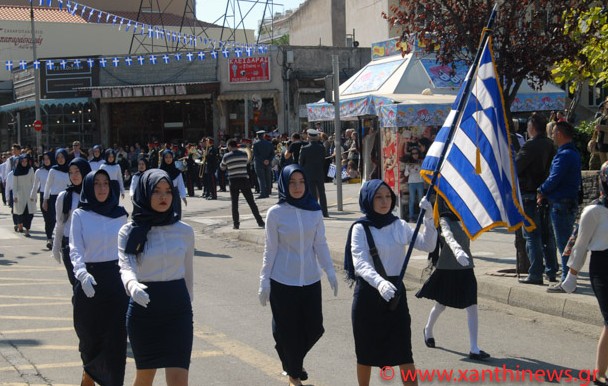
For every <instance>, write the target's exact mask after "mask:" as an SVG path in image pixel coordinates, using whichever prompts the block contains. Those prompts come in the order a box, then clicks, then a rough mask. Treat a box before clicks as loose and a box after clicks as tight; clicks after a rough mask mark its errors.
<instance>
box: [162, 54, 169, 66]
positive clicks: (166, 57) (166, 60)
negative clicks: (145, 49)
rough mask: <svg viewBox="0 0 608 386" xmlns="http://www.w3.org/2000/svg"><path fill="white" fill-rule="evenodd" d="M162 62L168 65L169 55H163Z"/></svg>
mask: <svg viewBox="0 0 608 386" xmlns="http://www.w3.org/2000/svg"><path fill="white" fill-rule="evenodd" d="M163 62H165V64H169V55H167V54H164V55H163Z"/></svg>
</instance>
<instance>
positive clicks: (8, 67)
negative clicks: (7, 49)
mask: <svg viewBox="0 0 608 386" xmlns="http://www.w3.org/2000/svg"><path fill="white" fill-rule="evenodd" d="M5 68H6V71H12V70H13V61H12V60H7V61H6V65H5Z"/></svg>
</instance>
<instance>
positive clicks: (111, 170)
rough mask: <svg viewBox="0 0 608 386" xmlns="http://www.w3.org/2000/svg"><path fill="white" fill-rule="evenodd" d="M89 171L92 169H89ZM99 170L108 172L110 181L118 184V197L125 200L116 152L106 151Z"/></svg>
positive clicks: (112, 150) (123, 185)
mask: <svg viewBox="0 0 608 386" xmlns="http://www.w3.org/2000/svg"><path fill="white" fill-rule="evenodd" d="M91 169H93V168H92V167H91ZM99 169H103V170H105V171H106V172H108V175H109V176H110V179H111V180H113V181H117V182H118V187H119V188H120V197H121V198H125V184H124V181H123V179H122V169H121V168H120V165H118V164H117V163H116V151H115V150H114V149H112V148H110V149H106V160H105V162H104V163H103V164H101V166H100V167H99Z"/></svg>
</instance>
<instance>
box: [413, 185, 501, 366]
mask: <svg viewBox="0 0 608 386" xmlns="http://www.w3.org/2000/svg"><path fill="white" fill-rule="evenodd" d="M437 200H438V202H437V206H438V211H439V226H440V228H441V250H440V252H439V259H438V260H437V265H436V267H435V268H436V269H435V270H434V271H433V273H432V275H431V276H430V277H429V278H428V280H427V281H426V282H425V283H424V285H423V286H422V288H421V289H420V291H418V293H417V294H416V297H418V298H427V299H431V300H435V305H434V306H433V308H432V309H431V312H430V313H429V319H428V321H427V323H426V326H425V327H424V331H423V337H424V343H425V344H426V346H427V347H430V348H434V347H435V338H434V337H433V327H434V326H435V323H436V322H437V319H438V318H439V315H441V313H442V312H443V311H444V310H445V308H446V307H453V308H460V309H465V310H467V321H468V327H469V342H470V351H469V359H473V360H484V359H487V358H489V357H490V354H488V353H487V352H485V351H483V350H480V349H479V346H477V331H478V329H479V327H478V326H479V318H478V315H477V280H476V279H475V273H474V272H473V268H474V265H473V257H472V255H471V249H470V240H469V237H468V236H467V235H466V233H464V230H463V229H462V226H461V224H460V221H459V219H458V217H456V215H455V214H454V213H453V212H452V211H451V210H450V208H449V207H448V206H447V205H446V203H445V200H444V199H443V198H442V197H439V196H438V198H437Z"/></svg>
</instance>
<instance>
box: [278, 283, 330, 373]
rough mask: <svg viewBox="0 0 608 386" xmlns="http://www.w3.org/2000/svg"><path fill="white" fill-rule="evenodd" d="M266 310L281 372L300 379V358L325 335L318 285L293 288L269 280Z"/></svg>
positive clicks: (319, 287) (301, 363)
mask: <svg viewBox="0 0 608 386" xmlns="http://www.w3.org/2000/svg"><path fill="white" fill-rule="evenodd" d="M270 307H271V308H272V335H273V337H274V340H275V342H276V345H275V349H276V350H277V353H278V354H279V358H280V359H281V363H282V365H283V370H285V371H287V374H289V376H291V377H293V378H300V376H301V374H302V367H303V364H304V357H305V356H306V354H307V353H308V352H309V351H310V349H311V348H312V347H313V346H314V345H315V343H317V341H318V340H319V339H320V338H321V336H322V335H323V333H324V332H325V329H324V328H323V311H322V308H321V282H320V281H318V282H316V283H313V284H311V285H307V286H304V287H296V286H289V285H285V284H281V283H279V282H276V281H274V280H270Z"/></svg>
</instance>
